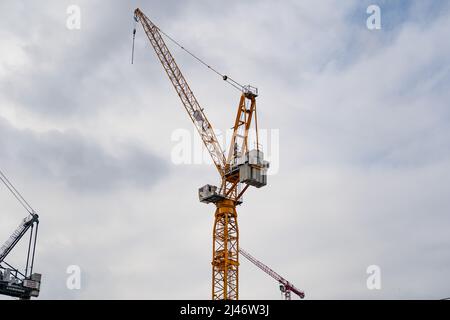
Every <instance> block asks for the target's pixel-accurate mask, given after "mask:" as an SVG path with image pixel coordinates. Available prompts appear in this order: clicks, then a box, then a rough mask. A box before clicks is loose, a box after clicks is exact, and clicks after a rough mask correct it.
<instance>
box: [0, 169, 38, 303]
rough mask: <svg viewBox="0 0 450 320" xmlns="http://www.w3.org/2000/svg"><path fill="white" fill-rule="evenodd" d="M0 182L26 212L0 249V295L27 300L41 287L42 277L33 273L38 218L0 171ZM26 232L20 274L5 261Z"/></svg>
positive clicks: (36, 294) (35, 294) (35, 295)
mask: <svg viewBox="0 0 450 320" xmlns="http://www.w3.org/2000/svg"><path fill="white" fill-rule="evenodd" d="M0 181H1V182H3V184H4V185H5V186H6V188H7V189H8V190H9V191H10V192H11V193H12V194H13V196H14V197H15V198H16V199H17V200H18V201H19V203H20V204H21V205H22V206H23V207H24V208H25V210H27V212H28V215H27V216H26V217H25V218H24V219H23V220H22V221H21V222H20V224H19V226H18V227H17V229H16V230H15V231H14V232H13V234H12V235H11V236H10V237H9V238H8V240H7V241H6V242H5V243H4V244H3V245H2V246H1V247H0V294H3V295H7V296H11V297H16V298H20V299H24V300H29V299H30V298H31V297H38V296H39V293H40V287H41V277H42V275H41V274H39V273H33V268H34V257H35V252H36V241H37V232H38V227H39V216H38V215H37V214H36V212H35V211H34V209H33V208H32V207H31V206H30V205H29V204H28V202H27V201H26V200H25V199H24V198H23V197H22V195H21V194H20V193H19V191H17V189H16V188H15V187H14V186H13V184H12V183H11V182H10V181H9V180H8V178H7V177H6V176H5V174H4V173H3V172H2V171H0ZM28 231H30V238H29V241H28V251H27V258H26V265H25V270H24V272H21V271H19V269H18V268H16V267H13V266H12V265H11V264H9V263H8V262H6V261H5V259H6V258H7V257H8V255H9V254H10V253H11V251H12V250H13V249H14V247H15V246H16V245H17V244H18V243H19V241H20V240H21V239H22V238H23V237H24V236H25V234H26V233H27V232H28Z"/></svg>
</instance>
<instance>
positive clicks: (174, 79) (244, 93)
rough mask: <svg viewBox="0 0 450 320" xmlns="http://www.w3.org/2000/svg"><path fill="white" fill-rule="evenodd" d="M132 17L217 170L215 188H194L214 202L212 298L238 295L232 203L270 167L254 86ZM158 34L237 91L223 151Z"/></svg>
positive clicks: (143, 17)
mask: <svg viewBox="0 0 450 320" xmlns="http://www.w3.org/2000/svg"><path fill="white" fill-rule="evenodd" d="M134 18H135V21H136V23H138V22H140V23H141V25H142V27H143V29H144V31H145V33H146V35H147V37H148V39H149V41H150V43H151V45H152V47H153V49H154V50H155V53H156V55H157V57H158V59H159V61H160V62H161V64H162V66H163V68H164V70H165V71H166V73H167V75H168V77H169V79H170V81H171V83H172V85H173V86H174V88H175V91H176V92H177V94H178V96H179V97H180V99H181V102H182V104H183V106H184V108H185V109H186V111H187V113H188V115H189V118H190V119H191V121H192V122H193V123H194V126H195V128H196V129H197V131H198V133H199V134H200V137H201V139H202V141H203V144H204V145H205V147H206V149H207V150H208V152H209V154H210V156H211V158H212V160H213V162H214V165H215V167H216V168H217V171H218V173H219V176H220V185H219V186H213V185H209V184H207V185H205V186H203V187H201V188H200V189H199V200H200V201H201V202H203V203H213V204H214V205H215V206H216V210H215V215H214V227H213V245H212V247H213V257H212V262H211V264H212V299H213V300H237V299H238V298H239V290H238V289H239V283H238V279H239V229H238V223H237V211H236V206H237V205H240V204H242V196H243V194H244V193H245V192H246V190H247V188H248V187H249V186H254V187H256V188H261V187H263V186H265V185H266V184H267V169H268V167H269V163H268V162H267V161H265V160H264V154H263V152H262V150H261V149H260V146H259V138H258V123H257V116H256V97H257V96H258V89H257V88H255V87H252V86H250V85H247V86H242V85H240V84H239V83H238V82H236V81H234V80H233V79H231V78H230V77H228V76H227V75H223V74H221V73H219V72H218V71H216V70H215V69H214V68H212V67H211V66H209V65H207V64H206V63H204V62H203V61H202V60H200V59H199V58H197V57H196V56H195V55H193V54H192V53H191V52H189V51H188V50H186V49H185V48H184V47H182V46H181V45H180V44H178V43H177V42H176V41H175V40H173V39H172V38H170V37H169V36H168V35H167V34H165V33H164V32H163V31H162V30H161V29H159V28H158V27H157V26H156V25H155V24H154V23H153V22H152V21H150V19H149V18H148V17H147V16H146V15H145V14H144V13H143V12H142V11H141V10H140V9H139V8H138V9H136V10H135V11H134ZM135 34H136V28H135V29H134V30H133V44H134V37H135ZM162 34H163V35H165V36H166V37H167V38H168V39H170V40H171V41H173V42H175V44H177V45H178V46H180V47H181V48H182V49H183V50H185V51H186V52H188V53H189V54H190V55H192V56H193V57H194V58H196V59H197V60H198V61H200V62H201V63H202V64H204V65H205V66H207V67H208V68H209V69H211V70H212V71H214V72H215V73H217V74H218V75H220V76H221V77H222V79H223V80H224V81H226V82H228V83H229V84H231V85H232V86H233V87H235V88H237V89H239V91H240V99H239V105H238V108H237V114H236V117H235V121H234V126H233V134H232V138H231V143H230V146H229V151H228V154H227V155H225V153H224V152H223V151H222V147H221V145H220V143H219V141H218V139H217V137H216V134H215V132H214V129H213V127H212V125H211V123H210V122H209V121H208V119H207V117H206V115H205V113H204V109H203V108H201V107H200V104H199V102H198V101H197V99H196V97H195V96H194V93H193V92H192V90H191V88H190V87H189V85H188V82H187V81H186V79H185V78H184V76H183V74H182V73H181V70H180V68H179V67H178V65H177V63H176V62H175V59H174V58H173V56H172V54H171V53H170V51H169V49H168V47H167V45H166V43H165V41H164V39H163V37H162ZM133 48H134V46H133ZM133 55H134V49H133ZM252 125H254V129H255V133H256V134H255V137H256V149H254V150H249V141H248V140H249V139H248V136H249V131H250V130H251V129H252Z"/></svg>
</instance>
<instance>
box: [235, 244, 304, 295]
mask: <svg viewBox="0 0 450 320" xmlns="http://www.w3.org/2000/svg"><path fill="white" fill-rule="evenodd" d="M239 253H240V254H242V255H243V256H244V257H245V258H246V259H247V260H248V261H250V262H251V263H253V264H254V265H255V266H257V267H258V268H260V269H261V270H262V271H264V272H265V273H267V274H268V275H269V276H271V277H272V278H274V279H275V280H276V281H278V283H279V284H280V291H281V293H282V294H283V295H284V299H285V300H291V292H293V293H295V294H296V295H298V296H299V297H300V298H301V299H303V298H304V297H305V293H304V292H303V291H301V290H299V289H297V288H296V287H295V286H294V285H293V284H292V283H290V282H289V281H287V280H286V279H285V278H283V277H282V276H280V275H279V274H278V273H276V272H275V271H273V270H272V269H271V268H269V267H268V266H266V265H265V264H264V263H262V262H261V261H258V260H257V259H256V258H254V257H253V256H252V255H250V254H249V253H248V252H247V251H245V250H244V249H242V248H239Z"/></svg>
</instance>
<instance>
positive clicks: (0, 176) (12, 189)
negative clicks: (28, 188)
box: [0, 170, 35, 214]
mask: <svg viewBox="0 0 450 320" xmlns="http://www.w3.org/2000/svg"><path fill="white" fill-rule="evenodd" d="M0 180H1V181H2V182H3V184H4V185H5V186H6V188H7V189H8V190H9V191H10V192H11V193H12V194H13V196H14V197H15V198H16V199H17V201H19V203H20V204H21V205H22V207H24V208H25V210H27V212H28V213H29V214H34V213H35V211H34V209H33V207H31V205H30V204H29V203H28V202H27V201H26V200H25V198H24V197H22V195H21V194H20V192H19V191H18V190H17V189H16V188H15V187H14V185H13V184H12V183H11V181H9V179H8V178H7V177H6V175H5V174H4V173H3V171H2V170H0Z"/></svg>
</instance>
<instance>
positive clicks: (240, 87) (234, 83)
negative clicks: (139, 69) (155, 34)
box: [131, 17, 245, 92]
mask: <svg viewBox="0 0 450 320" xmlns="http://www.w3.org/2000/svg"><path fill="white" fill-rule="evenodd" d="M134 21H135V24H134V29H133V47H132V51H131V64H133V62H134V43H135V38H136V25H137V22H138V21H137V20H136V17H135V18H134ZM155 27H156V28H157V29H158V31H159V32H160V33H161V34H162V35H163V36H165V37H166V38H167V39H169V40H170V41H171V42H172V43H174V44H175V45H176V46H177V47H179V48H180V49H181V50H183V51H185V52H186V53H187V54H189V55H190V56H191V57H193V58H194V59H195V60H197V61H198V62H200V63H201V64H202V65H204V66H205V67H206V68H208V69H209V70H211V71H212V72H214V73H215V74H217V75H218V76H220V77H221V78H222V80H224V81H225V82H227V83H228V84H229V85H231V86H232V87H233V88H235V89H237V90H239V91H241V92H243V91H244V90H245V86H243V85H242V84H240V83H239V82H237V81H235V80H234V79H232V78H231V77H229V76H228V75H225V74H222V73H221V72H219V71H217V69H216V68H213V67H212V66H211V65H209V64H208V63H206V62H205V61H204V60H202V59H200V58H199V57H198V56H197V55H195V54H194V53H192V51H190V50H188V49H186V48H185V47H184V46H183V45H182V44H181V43H179V42H178V41H177V40H175V39H174V38H173V37H171V36H169V35H168V34H167V33H166V32H164V31H163V30H161V29H160V28H159V27H157V26H155Z"/></svg>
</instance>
